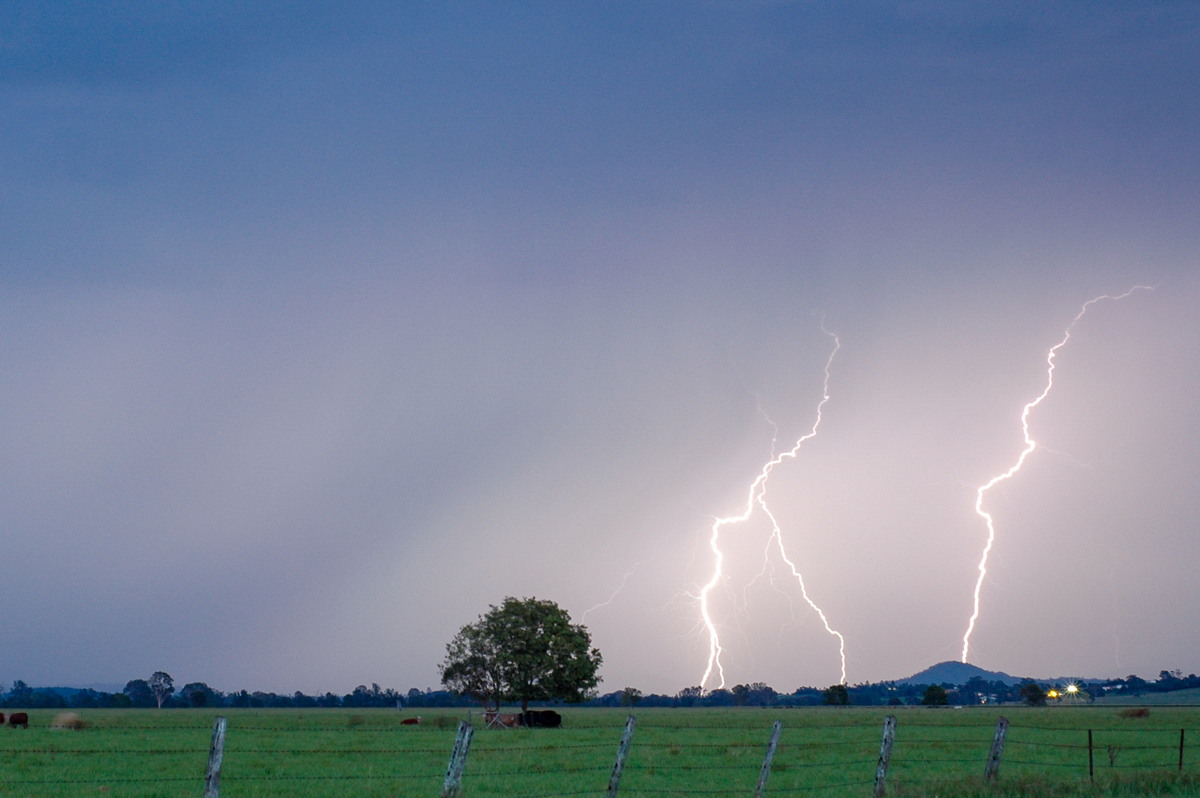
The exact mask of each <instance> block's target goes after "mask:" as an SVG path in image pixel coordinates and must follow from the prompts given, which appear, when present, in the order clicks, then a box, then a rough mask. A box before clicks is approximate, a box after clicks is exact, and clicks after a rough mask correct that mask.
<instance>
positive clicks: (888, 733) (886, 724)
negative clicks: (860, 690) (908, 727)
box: [871, 715, 896, 798]
mask: <svg viewBox="0 0 1200 798" xmlns="http://www.w3.org/2000/svg"><path fill="white" fill-rule="evenodd" d="M895 741H896V716H895V715H888V716H887V717H886V718H884V719H883V742H881V743H880V744H879V764H878V765H876V766H875V791H874V792H873V793H871V795H872V796H873V797H874V798H880V797H881V796H882V795H883V794H884V793H886V792H887V772H888V764H889V763H890V762H891V761H892V743H894V742H895Z"/></svg>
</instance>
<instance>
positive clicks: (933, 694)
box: [921, 684, 950, 707]
mask: <svg viewBox="0 0 1200 798" xmlns="http://www.w3.org/2000/svg"><path fill="white" fill-rule="evenodd" d="M949 703H950V696H948V695H947V694H946V688H945V687H942V686H941V685H940V684H931V685H929V686H928V687H926V688H925V696H924V697H923V698H922V699H921V704H922V705H923V706H927V707H944V706H947V705H949Z"/></svg>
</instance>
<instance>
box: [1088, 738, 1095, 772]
mask: <svg viewBox="0 0 1200 798" xmlns="http://www.w3.org/2000/svg"><path fill="white" fill-rule="evenodd" d="M1088 781H1089V782H1091V783H1092V784H1095V783H1096V760H1095V757H1094V756H1093V751H1092V730H1091V729H1088Z"/></svg>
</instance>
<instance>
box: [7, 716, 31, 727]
mask: <svg viewBox="0 0 1200 798" xmlns="http://www.w3.org/2000/svg"><path fill="white" fill-rule="evenodd" d="M8 725H9V726H11V727H13V728H14V729H15V728H17V727H18V726H23V727H24V728H26V729H28V728H29V715H28V714H27V713H25V712H14V713H12V714H11V715H9V716H8Z"/></svg>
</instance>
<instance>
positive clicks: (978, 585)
mask: <svg viewBox="0 0 1200 798" xmlns="http://www.w3.org/2000/svg"><path fill="white" fill-rule="evenodd" d="M1153 290H1154V287H1153V286H1149V285H1135V286H1134V287H1133V288H1130V289H1129V290H1128V291H1126V292H1125V293H1123V294H1118V295H1117V296H1111V295H1109V294H1103V295H1101V296H1098V297H1093V298H1092V299H1089V300H1088V301H1087V302H1084V303H1083V306H1082V307H1081V308H1080V309H1079V312H1078V313H1077V314H1075V318H1074V319H1072V320H1071V323H1070V324H1068V325H1067V328H1066V330H1065V331H1064V332H1063V337H1062V340H1061V341H1059V342H1058V343H1057V344H1055V345H1054V346H1052V347H1050V351H1049V352H1048V353H1047V354H1046V387H1045V388H1043V389H1042V392H1041V393H1040V394H1038V396H1037V398H1035V399H1034V400H1033V401H1031V402H1029V403H1028V404H1026V405H1025V408H1024V409H1023V410H1022V411H1021V432H1022V435H1023V436H1024V439H1025V448H1024V449H1022V450H1021V454H1020V456H1019V457H1017V460H1016V462H1015V463H1013V465H1012V467H1010V468H1009V469H1008V470H1007V471H1005V472H1003V473H1001V474H997V475H996V476H994V477H992V478H991V479H989V480H988V481H987V482H985V483H983V484H982V485H980V486H979V488H978V489H976V491H975V512H976V513H977V514H978V515H979V517H980V518H982V519H983V521H984V523H985V524H986V525H987V543H986V544H985V545H984V547H983V555H982V556H981V557H980V558H979V578H978V579H976V581H975V593H974V603H973V608H972V610H971V618H970V620H968V621H967V631H966V634H964V635H963V647H962V661H963V662H966V661H967V655H968V654H969V653H970V651H971V633H972V632H974V631H975V622H976V621H978V620H979V594H980V591H981V590H982V589H983V580H984V579H985V578H986V577H987V562H988V556H989V555H990V554H991V552H992V545H993V544H994V543H995V542H996V525H995V523H994V521H993V520H992V516H991V513H989V512H988V511H987V510H985V509H983V498H984V496H985V495H986V494H987V492H988V491H989V490H991V489H992V488H993V487H995V486H996V485H998V484H999V483H1001V482H1004V481H1005V480H1007V479H1010V478H1011V477H1012V476H1013V475H1014V474H1016V473H1017V472H1018V471H1020V470H1021V467H1022V466H1023V465H1025V460H1026V458H1028V457H1029V455H1030V454H1031V453H1032V452H1033V450H1034V449H1036V448H1037V442H1036V441H1034V439H1033V438H1032V437H1031V436H1030V434H1029V414H1030V413H1031V412H1033V409H1034V408H1035V407H1037V406H1038V405H1040V404H1041V403H1042V400H1043V399H1045V398H1046V397H1047V396H1049V394H1050V390H1051V389H1052V388H1053V387H1054V365H1055V364H1054V358H1055V357H1056V356H1057V355H1058V350H1060V349H1062V348H1063V347H1064V346H1066V345H1067V342H1068V341H1070V340H1071V330H1073V329H1074V327H1075V325H1076V324H1078V323H1079V321H1080V319H1082V318H1083V317H1084V315H1085V314H1086V313H1087V312H1088V308H1090V307H1091V306H1092V305H1094V304H1096V303H1097V302H1101V301H1103V300H1106V299H1110V300H1113V301H1117V300H1121V299H1124V298H1125V297H1127V296H1129V295H1130V294H1132V293H1134V292H1135V291H1153Z"/></svg>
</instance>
